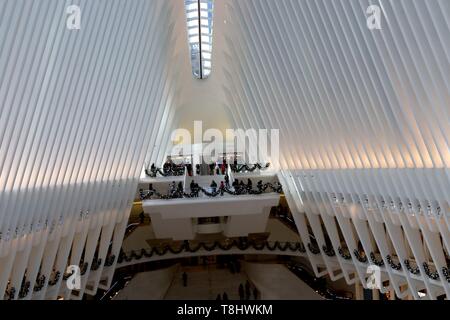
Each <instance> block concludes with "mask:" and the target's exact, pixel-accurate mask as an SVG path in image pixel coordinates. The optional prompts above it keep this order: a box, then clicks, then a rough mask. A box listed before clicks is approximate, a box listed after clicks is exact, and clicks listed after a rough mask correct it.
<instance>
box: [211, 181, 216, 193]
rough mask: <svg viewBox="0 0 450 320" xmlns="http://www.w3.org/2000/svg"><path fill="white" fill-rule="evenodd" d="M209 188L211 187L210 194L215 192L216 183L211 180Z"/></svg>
mask: <svg viewBox="0 0 450 320" xmlns="http://www.w3.org/2000/svg"><path fill="white" fill-rule="evenodd" d="M210 187H211V189H212V192H216V190H217V183H216V182H215V181H214V180H213V181H212V182H211V185H210Z"/></svg>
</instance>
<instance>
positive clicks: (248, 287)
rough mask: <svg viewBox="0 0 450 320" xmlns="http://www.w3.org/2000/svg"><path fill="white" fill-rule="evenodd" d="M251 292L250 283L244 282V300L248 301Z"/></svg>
mask: <svg viewBox="0 0 450 320" xmlns="http://www.w3.org/2000/svg"><path fill="white" fill-rule="evenodd" d="M250 296H251V291H250V281H248V280H247V281H246V282H245V299H246V300H250Z"/></svg>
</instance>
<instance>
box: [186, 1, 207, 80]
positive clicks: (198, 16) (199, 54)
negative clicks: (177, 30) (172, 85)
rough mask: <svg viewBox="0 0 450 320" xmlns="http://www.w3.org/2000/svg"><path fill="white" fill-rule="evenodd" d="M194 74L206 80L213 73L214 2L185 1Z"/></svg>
mask: <svg viewBox="0 0 450 320" xmlns="http://www.w3.org/2000/svg"><path fill="white" fill-rule="evenodd" d="M184 3H185V10H186V22H187V35H188V43H189V51H190V56H191V64H192V73H193V74H194V76H195V77H196V78H198V79H205V78H207V77H208V76H209V74H210V73H211V52H212V32H213V0H184Z"/></svg>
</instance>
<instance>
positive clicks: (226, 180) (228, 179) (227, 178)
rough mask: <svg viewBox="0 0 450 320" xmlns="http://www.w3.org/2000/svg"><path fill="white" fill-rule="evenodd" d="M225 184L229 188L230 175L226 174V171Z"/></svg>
mask: <svg viewBox="0 0 450 320" xmlns="http://www.w3.org/2000/svg"><path fill="white" fill-rule="evenodd" d="M225 186H226V187H227V188H230V177H229V176H228V173H227V174H225Z"/></svg>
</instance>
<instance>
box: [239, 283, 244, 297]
mask: <svg viewBox="0 0 450 320" xmlns="http://www.w3.org/2000/svg"><path fill="white" fill-rule="evenodd" d="M239 299H240V300H244V286H243V285H242V283H241V284H240V285H239Z"/></svg>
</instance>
